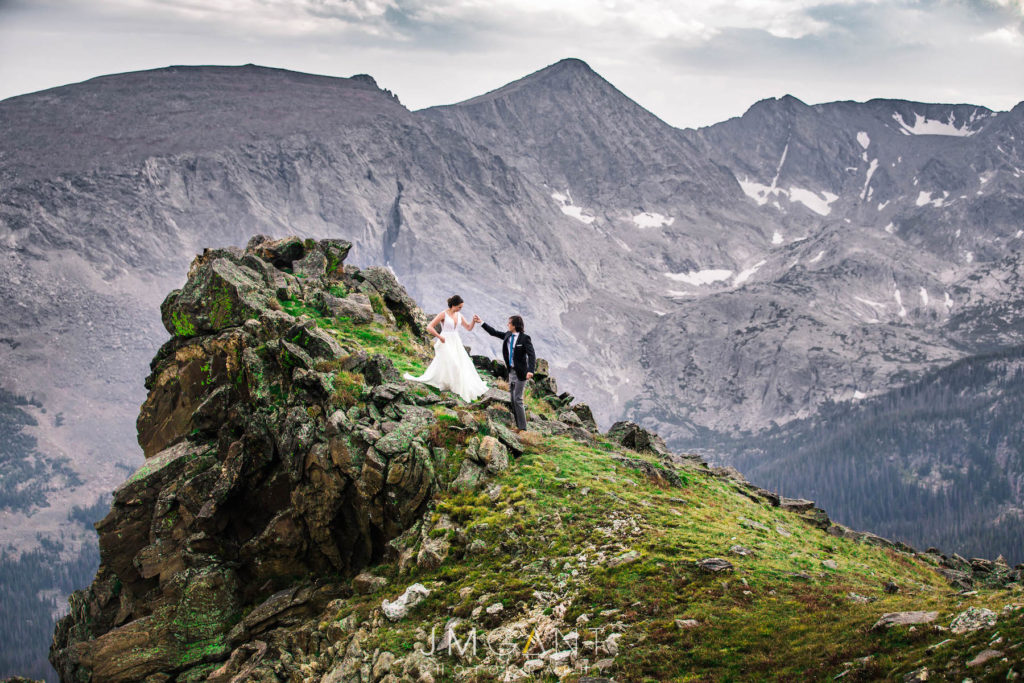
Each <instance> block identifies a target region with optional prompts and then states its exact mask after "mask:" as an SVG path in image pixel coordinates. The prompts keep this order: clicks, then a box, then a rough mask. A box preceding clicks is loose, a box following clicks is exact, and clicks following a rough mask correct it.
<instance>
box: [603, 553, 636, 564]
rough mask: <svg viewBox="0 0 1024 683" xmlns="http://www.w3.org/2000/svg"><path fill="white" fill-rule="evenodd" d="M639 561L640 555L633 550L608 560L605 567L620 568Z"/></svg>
mask: <svg viewBox="0 0 1024 683" xmlns="http://www.w3.org/2000/svg"><path fill="white" fill-rule="evenodd" d="M639 559H640V553H638V552H637V551H635V550H630V551H629V552H627V553H623V554H622V555H617V556H616V557H613V558H611V559H610V560H608V562H607V565H608V566H609V567H620V566H622V565H624V564H632V563H633V562H636V561H637V560H639Z"/></svg>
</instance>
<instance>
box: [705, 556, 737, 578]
mask: <svg viewBox="0 0 1024 683" xmlns="http://www.w3.org/2000/svg"><path fill="white" fill-rule="evenodd" d="M697 566H698V567H699V568H700V570H701V571H702V572H704V573H706V574H722V573H724V572H731V571H733V569H734V567H733V566H732V562H730V561H729V560H723V559H722V558H720V557H706V558H704V559H703V560H699V561H698V562H697Z"/></svg>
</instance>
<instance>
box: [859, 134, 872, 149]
mask: <svg viewBox="0 0 1024 683" xmlns="http://www.w3.org/2000/svg"><path fill="white" fill-rule="evenodd" d="M857 142H859V143H860V146H861V147H863V148H864V149H867V148H868V145H870V144H871V138H870V137H869V136H868V134H867V133H866V132H864V131H858V132H857Z"/></svg>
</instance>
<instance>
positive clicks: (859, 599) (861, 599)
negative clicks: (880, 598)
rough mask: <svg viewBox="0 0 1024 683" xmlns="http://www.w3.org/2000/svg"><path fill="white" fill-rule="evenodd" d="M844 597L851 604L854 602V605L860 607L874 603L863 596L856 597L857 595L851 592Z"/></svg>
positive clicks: (872, 599)
mask: <svg viewBox="0 0 1024 683" xmlns="http://www.w3.org/2000/svg"><path fill="white" fill-rule="evenodd" d="M846 597H848V598H850V600H851V601H852V602H856V603H858V604H860V605H866V604H867V603H869V602H874V601H875V599H874V598H869V597H865V596H863V595H858V594H856V593H852V592H851V593H848V594H847V596H846Z"/></svg>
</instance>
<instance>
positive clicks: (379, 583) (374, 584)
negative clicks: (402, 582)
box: [352, 572, 388, 595]
mask: <svg viewBox="0 0 1024 683" xmlns="http://www.w3.org/2000/svg"><path fill="white" fill-rule="evenodd" d="M386 585H388V580H387V579H385V578H384V577H383V576H374V575H373V574H371V573H369V572H362V573H361V574H359V575H358V576H356V578H354V579H352V590H354V591H355V592H356V593H358V594H360V595H369V594H370V593H376V592H377V591H378V590H380V589H381V588H383V587H384V586H386Z"/></svg>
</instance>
